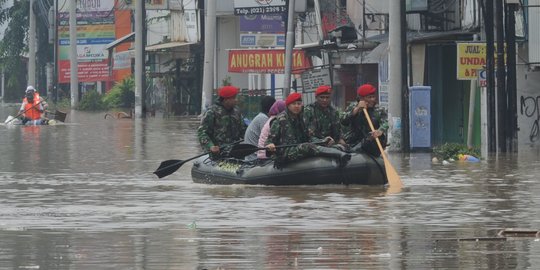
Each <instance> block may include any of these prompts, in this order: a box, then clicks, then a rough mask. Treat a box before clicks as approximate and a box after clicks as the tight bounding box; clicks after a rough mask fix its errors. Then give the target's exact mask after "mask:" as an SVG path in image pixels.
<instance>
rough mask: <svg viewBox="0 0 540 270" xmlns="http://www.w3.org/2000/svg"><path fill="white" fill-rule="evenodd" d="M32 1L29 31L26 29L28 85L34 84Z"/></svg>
mask: <svg viewBox="0 0 540 270" xmlns="http://www.w3.org/2000/svg"><path fill="white" fill-rule="evenodd" d="M33 6H34V0H30V11H29V12H30V14H29V17H30V18H29V21H30V22H29V27H28V28H29V29H28V84H27V85H34V86H35V84H36V14H34V9H33V8H32V7H33Z"/></svg>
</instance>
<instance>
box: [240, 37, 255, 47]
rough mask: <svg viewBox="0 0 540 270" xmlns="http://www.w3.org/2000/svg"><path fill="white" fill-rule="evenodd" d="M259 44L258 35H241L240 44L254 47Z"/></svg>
mask: <svg viewBox="0 0 540 270" xmlns="http://www.w3.org/2000/svg"><path fill="white" fill-rule="evenodd" d="M256 44H257V37H256V36H255V35H243V36H241V37H240V46H251V47H254V46H255V45H256Z"/></svg>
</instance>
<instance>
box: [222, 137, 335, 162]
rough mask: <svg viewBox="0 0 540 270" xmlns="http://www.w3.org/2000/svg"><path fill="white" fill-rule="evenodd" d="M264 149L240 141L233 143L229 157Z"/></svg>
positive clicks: (240, 157) (240, 156)
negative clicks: (239, 142)
mask: <svg viewBox="0 0 540 270" xmlns="http://www.w3.org/2000/svg"><path fill="white" fill-rule="evenodd" d="M323 143H326V142H324V141H323V142H318V143H315V144H323ZM300 144H302V143H295V144H284V145H277V146H276V149H277V148H287V147H293V146H298V145H300ZM266 149H267V148H266V147H258V146H255V145H252V144H247V143H241V144H236V145H234V146H233V147H232V149H231V151H230V152H229V155H230V156H231V157H233V158H237V159H243V158H244V157H246V156H247V155H250V154H252V153H253V152H255V151H258V150H266Z"/></svg>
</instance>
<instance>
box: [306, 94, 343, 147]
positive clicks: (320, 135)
mask: <svg viewBox="0 0 540 270" xmlns="http://www.w3.org/2000/svg"><path fill="white" fill-rule="evenodd" d="M339 120H340V119H339V111H338V110H336V109H335V108H334V107H332V106H329V107H328V108H327V109H326V110H325V109H323V108H322V107H321V106H319V104H318V103H317V102H315V103H312V104H309V105H307V106H306V107H304V122H305V123H306V126H307V129H308V132H309V137H310V141H311V142H319V141H320V140H321V139H324V138H325V137H327V136H330V137H332V139H334V141H336V142H337V141H339V139H341V138H342V136H341V124H340V121H339Z"/></svg>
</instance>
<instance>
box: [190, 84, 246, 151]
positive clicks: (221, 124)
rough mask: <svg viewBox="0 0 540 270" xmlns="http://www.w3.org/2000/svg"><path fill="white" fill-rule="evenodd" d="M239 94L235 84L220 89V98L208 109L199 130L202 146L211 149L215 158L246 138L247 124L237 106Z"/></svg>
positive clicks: (198, 134) (206, 149)
mask: <svg viewBox="0 0 540 270" xmlns="http://www.w3.org/2000/svg"><path fill="white" fill-rule="evenodd" d="M237 94H238V88H236V87H234V86H224V87H222V88H220V89H218V100H217V101H216V103H215V104H214V105H213V106H212V107H210V108H209V109H208V110H207V111H206V113H205V114H204V117H203V119H202V121H201V125H200V126H199V128H198V130H197V137H198V139H199V143H200V144H201V147H202V148H203V150H204V151H210V152H211V156H212V157H213V158H217V157H219V156H224V155H226V153H227V152H228V151H229V150H230V148H231V147H232V145H231V144H233V142H237V141H241V140H242V139H243V138H244V133H245V131H246V124H245V123H244V120H243V119H244V117H243V116H242V114H241V113H240V110H239V109H238V107H237V106H236V103H237V100H236V95H237ZM225 145H226V147H224V146H225ZM220 147H221V148H220ZM222 148H223V149H222Z"/></svg>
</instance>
